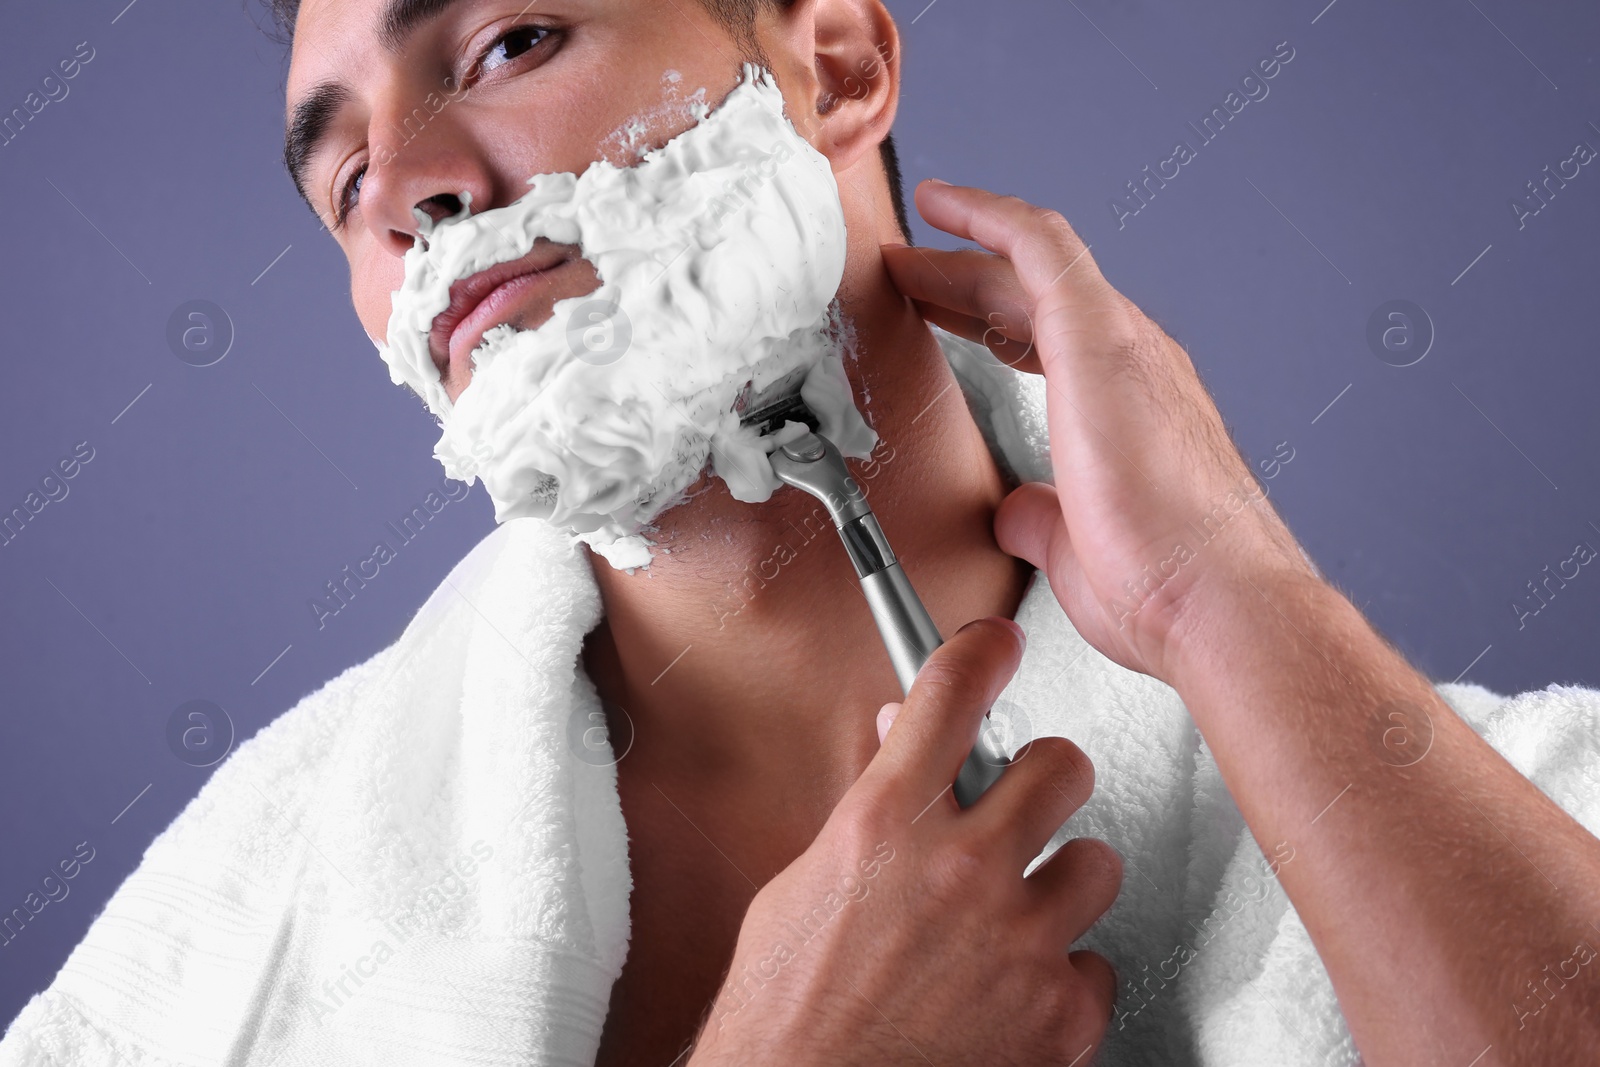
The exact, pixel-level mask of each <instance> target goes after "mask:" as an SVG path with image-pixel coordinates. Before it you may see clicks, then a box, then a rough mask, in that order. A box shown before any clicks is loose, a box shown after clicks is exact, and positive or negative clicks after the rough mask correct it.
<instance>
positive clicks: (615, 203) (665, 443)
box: [378, 65, 877, 568]
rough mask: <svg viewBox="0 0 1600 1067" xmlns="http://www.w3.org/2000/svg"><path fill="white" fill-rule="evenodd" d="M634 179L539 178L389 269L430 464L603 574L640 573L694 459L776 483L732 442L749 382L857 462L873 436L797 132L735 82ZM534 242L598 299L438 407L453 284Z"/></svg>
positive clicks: (830, 194)
mask: <svg viewBox="0 0 1600 1067" xmlns="http://www.w3.org/2000/svg"><path fill="white" fill-rule="evenodd" d="M694 116H695V119H696V124H695V125H693V126H691V127H690V128H689V129H688V130H686V131H685V132H684V133H682V134H679V135H678V136H677V137H675V138H673V139H672V140H671V141H669V142H668V143H667V144H665V145H663V146H662V147H661V148H658V149H655V150H653V151H651V152H649V153H647V154H646V155H645V156H644V158H643V159H642V161H641V162H640V163H639V164H638V165H636V166H632V167H625V168H619V167H616V166H614V165H612V164H610V163H607V162H604V161H600V162H597V163H594V164H593V165H591V166H590V167H589V168H588V169H587V170H585V171H584V172H583V173H582V174H581V175H577V174H570V173H562V174H541V175H538V176H536V177H534V178H530V179H529V186H530V188H529V190H528V192H527V193H525V194H524V195H523V196H522V197H521V198H520V199H518V200H517V201H515V202H514V203H511V204H508V205H506V206H505V207H503V208H497V209H494V210H491V211H485V212H483V213H481V214H478V215H473V214H471V204H470V202H469V198H468V197H467V196H465V195H463V204H464V206H463V208H462V210H461V212H460V213H459V214H457V215H455V216H453V217H451V218H447V219H443V220H441V221H440V222H438V223H437V224H434V223H432V222H431V220H429V219H428V218H427V216H426V215H425V214H424V213H422V212H418V213H417V218H418V221H419V224H420V226H421V230H420V232H421V234H422V239H421V240H419V241H418V243H417V245H416V247H414V248H412V249H411V251H409V252H407V253H406V257H405V281H404V284H403V285H402V287H401V288H400V289H399V290H397V291H396V292H395V293H394V295H393V312H392V314H391V316H390V319H389V326H388V342H389V343H388V345H387V346H385V345H382V344H380V345H378V350H379V352H380V353H381V354H382V356H383V358H384V360H385V362H387V363H388V365H389V373H390V377H391V378H392V379H393V380H394V381H395V382H396V383H403V384H406V385H409V386H411V387H412V388H413V389H414V390H416V392H417V393H419V394H420V395H421V396H422V397H423V399H424V400H425V401H426V402H427V404H428V407H429V409H430V410H432V411H433V413H434V414H435V415H436V416H438V417H439V419H440V422H441V425H442V429H443V433H442V434H441V436H440V438H439V442H438V444H437V445H436V446H435V448H434V455H435V456H436V457H437V458H438V459H439V461H440V462H441V463H442V464H443V465H444V469H445V472H446V473H447V474H449V475H450V476H451V477H454V478H460V479H464V480H466V481H468V482H471V481H473V480H474V479H475V478H476V477H482V478H483V481H484V486H485V488H486V489H487V490H488V492H489V495H490V498H491V499H492V500H493V501H494V504H495V518H496V520H497V521H500V522H504V521H506V520H507V519H511V518H516V517H520V516H534V517H536V518H541V519H545V520H547V521H549V522H552V523H554V524H557V525H559V526H563V527H566V528H568V529H569V530H570V531H571V532H572V533H573V534H574V535H575V536H577V537H578V538H579V539H581V540H583V541H585V542H587V543H588V544H589V545H590V546H591V547H592V548H594V550H595V551H597V552H598V553H600V554H601V555H603V556H604V557H605V558H606V559H607V560H608V561H609V562H610V563H611V565H612V566H613V567H617V568H633V567H640V566H648V565H649V562H650V552H649V542H648V541H646V540H645V539H644V537H643V536H642V535H641V534H642V531H644V530H645V529H646V528H647V527H648V524H649V523H650V522H651V520H653V519H654V518H655V517H656V516H657V515H658V514H660V513H661V512H662V511H664V510H666V509H667V508H669V507H671V506H673V505H674V504H676V503H681V502H682V501H683V500H684V499H686V497H685V496H684V492H683V491H684V489H685V488H687V487H688V486H689V485H690V484H691V483H693V482H694V481H695V479H696V478H697V477H698V476H699V474H700V471H701V470H702V469H704V467H705V465H706V461H707V459H708V458H710V459H711V461H712V466H713V470H714V472H715V473H716V474H717V476H718V477H720V478H722V480H723V481H724V482H726V483H727V485H728V489H729V492H730V493H731V494H732V495H733V496H734V497H735V498H736V499H738V500H743V501H747V502H752V503H754V502H759V501H763V500H766V499H767V498H768V497H770V496H771V495H772V493H773V492H774V491H775V490H777V489H778V488H779V487H780V485H781V484H782V483H781V482H780V481H779V480H778V478H777V476H776V475H775V474H773V472H772V464H771V461H770V460H769V459H768V453H769V452H770V451H771V450H772V448H774V447H775V442H776V441H778V440H782V439H787V438H788V437H791V436H793V432H794V431H795V430H796V427H797V426H798V424H793V423H792V424H790V425H789V426H787V427H785V430H786V431H788V432H786V433H780V434H778V435H773V436H770V437H767V438H765V439H763V438H761V437H760V436H758V434H757V432H756V431H755V430H753V429H744V428H741V427H740V426H739V417H738V415H737V414H736V413H735V412H734V410H733V407H734V404H735V402H736V401H737V400H738V399H739V397H740V396H741V394H742V393H743V391H744V388H745V386H746V384H747V383H752V382H753V383H754V389H755V390H756V391H760V390H761V389H763V388H764V387H765V386H767V385H768V384H770V383H771V382H773V381H775V380H777V379H779V378H781V377H783V376H785V375H786V374H789V373H791V372H794V371H797V370H800V371H803V372H804V374H805V384H804V387H803V388H802V390H801V395H802V397H803V398H804V399H805V401H806V403H807V405H808V406H809V407H810V408H811V410H812V411H813V412H814V413H815V414H816V415H817V417H818V419H819V421H820V423H821V427H820V428H821V431H822V432H823V433H824V434H826V435H827V436H828V437H829V438H830V439H832V440H833V442H834V443H835V444H836V445H837V446H838V447H839V450H840V451H841V452H842V453H843V454H845V455H847V456H854V457H856V458H865V457H866V456H868V455H869V454H870V453H871V450H872V448H873V446H874V445H875V444H876V443H877V434H876V433H875V432H873V430H872V429H871V428H870V427H868V426H867V424H866V422H865V421H864V420H863V418H862V416H861V413H860V412H859V411H858V410H857V408H856V405H855V401H854V398H853V395H852V392H851V388H850V384H849V382H848V380H847V379H846V377H845V373H844V365H843V362H842V359H841V351H840V344H839V342H838V339H837V330H836V329H835V328H834V327H835V325H836V324H835V323H834V320H833V317H832V315H831V314H830V307H831V305H832V303H833V298H834V294H835V293H836V292H837V290H838V287H839V282H840V280H841V278H842V277H843V274H844V258H845V227H844V213H843V209H842V207H841V206H840V203H839V192H838V187H837V185H836V184H835V182H834V177H833V172H832V170H831V168H830V167H829V165H828V161H827V160H826V159H825V158H824V157H823V156H822V155H821V154H819V153H818V152H817V151H816V150H815V149H813V148H812V147H811V146H810V144H808V143H807V142H806V141H805V139H804V138H802V137H801V136H800V135H799V134H798V133H796V132H795V129H794V127H793V126H792V125H791V124H790V123H789V121H788V119H787V118H785V117H784V114H783V96H782V94H781V93H780V92H779V91H778V88H777V86H776V84H774V82H773V81H772V79H771V76H770V75H769V74H767V73H766V72H765V71H761V70H759V69H758V68H756V67H754V66H751V65H747V66H746V67H745V70H744V77H743V78H742V80H741V81H740V83H739V85H738V86H736V87H735V88H734V90H733V91H732V92H731V93H729V94H728V96H727V98H726V99H725V100H724V101H723V102H722V103H721V104H720V105H718V106H717V107H716V108H715V109H714V110H713V109H708V108H707V107H706V106H705V105H704V104H699V105H696V106H695V107H694ZM539 237H546V238H549V239H550V240H551V241H553V242H556V243H558V244H576V245H578V246H579V247H580V248H581V249H582V253H583V255H584V256H585V257H586V258H587V259H588V260H589V261H590V262H591V263H592V264H593V265H594V267H595V269H596V272H597V273H598V274H599V276H600V287H599V288H598V289H596V290H595V291H594V292H592V293H589V294H588V295H586V296H581V297H572V298H569V299H566V300H562V301H559V302H558V303H557V304H556V305H555V308H554V314H553V315H552V316H551V318H550V320H549V321H547V322H546V323H545V324H544V325H542V326H540V327H538V328H537V329H533V330H520V329H517V328H515V327H513V326H510V325H502V326H496V327H494V328H493V329H491V330H489V331H488V332H486V333H485V334H484V337H483V342H482V343H481V344H480V345H479V346H478V348H477V349H476V350H475V351H474V353H473V366H474V370H473V375H472V381H471V383H470V384H469V385H468V386H467V388H466V389H465V390H464V391H463V392H462V393H461V395H460V396H459V397H458V398H457V400H456V402H455V403H454V404H452V403H451V402H450V399H449V397H448V396H447V395H446V394H445V391H444V386H443V385H442V383H441V382H440V378H439V372H438V368H437V367H435V366H434V363H433V360H432V358H431V356H430V354H429V351H428V332H429V330H430V329H431V328H432V325H433V320H434V317H435V316H437V315H438V314H439V313H440V312H442V311H443V310H444V309H445V308H446V307H447V306H448V305H449V302H450V286H451V284H452V283H453V282H455V281H458V280H460V279H462V278H465V277H468V276H470V275H472V274H476V273H477V272H479V271H482V270H485V269H487V268H489V267H492V266H494V265H495V264H497V263H503V262H506V261H508V260H513V259H518V258H520V257H521V256H523V255H526V254H527V253H528V251H529V250H530V249H531V248H532V247H533V244H534V241H535V240H536V239H537V238H539Z"/></svg>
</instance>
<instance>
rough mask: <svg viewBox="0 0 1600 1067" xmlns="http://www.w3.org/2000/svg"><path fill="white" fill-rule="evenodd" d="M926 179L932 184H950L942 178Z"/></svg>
mask: <svg viewBox="0 0 1600 1067" xmlns="http://www.w3.org/2000/svg"><path fill="white" fill-rule="evenodd" d="M926 180H927V181H930V182H932V183H933V184H934V185H949V184H950V183H949V182H947V181H945V180H944V179H943V178H928V179H926Z"/></svg>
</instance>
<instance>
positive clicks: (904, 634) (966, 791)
mask: <svg viewBox="0 0 1600 1067" xmlns="http://www.w3.org/2000/svg"><path fill="white" fill-rule="evenodd" d="M772 469H773V471H774V472H775V473H776V474H777V476H778V477H779V478H780V479H781V480H782V481H783V482H785V483H786V484H788V485H792V486H794V487H796V488H798V489H803V490H805V491H806V492H808V493H810V494H811V495H812V496H814V497H816V498H817V499H819V500H821V501H822V502H823V503H824V504H825V505H827V508H828V513H829V515H830V516H831V517H832V518H833V524H834V527H835V529H837V530H838V532H839V539H840V541H842V542H843V543H844V548H845V552H846V553H847V554H848V555H849V556H850V562H851V563H852V564H853V565H854V566H855V569H856V575H857V576H858V577H859V578H860V579H861V591H862V592H863V593H864V594H866V598H867V605H868V607H869V608H871V610H872V619H873V621H874V622H875V623H877V626H878V634H879V635H880V636H881V637H882V638H883V646H884V648H886V649H887V650H888V652H889V661H890V663H892V664H893V665H894V673H895V677H896V678H898V679H899V680H900V690H901V692H902V693H910V692H911V683H912V681H913V680H914V679H915V678H916V676H917V671H919V670H920V669H921V668H922V665H923V664H924V663H926V662H927V661H928V657H929V656H931V655H932V654H933V650H934V649H936V648H938V647H939V646H940V645H942V644H944V638H942V637H940V636H939V629H938V627H936V626H934V624H933V619H932V618H931V617H930V616H929V615H928V610H927V608H925V607H923V605H922V599H921V598H920V597H918V596H917V592H916V590H915V589H913V588H912V587H911V580H910V579H909V578H907V577H906V573H905V571H904V570H903V569H902V568H901V566H900V563H899V561H898V560H897V559H895V555H894V550H893V549H892V548H890V547H889V540H888V538H886V537H885V536H884V534H883V529H882V528H881V527H880V526H879V525H878V518H877V516H876V515H874V514H873V513H872V509H871V508H870V507H868V506H867V502H866V498H865V496H864V495H863V494H862V493H861V488H860V486H858V485H857V484H856V481H855V479H854V478H852V477H851V476H850V472H849V471H848V470H847V469H846V467H845V465H844V458H843V457H842V456H840V455H839V451H838V449H837V448H835V447H834V445H833V442H832V441H829V440H828V439H827V438H826V437H823V436H822V435H821V434H819V433H811V434H807V435H806V436H804V437H801V438H799V439H798V440H796V441H792V442H790V443H789V444H787V445H783V446H780V447H779V448H778V449H776V450H774V451H773V453H772ZM988 718H989V716H988V713H987V712H985V713H984V726H983V728H982V729H980V730H979V731H978V740H977V743H976V744H975V745H974V746H973V748H972V751H971V752H970V753H968V754H967V758H966V761H965V762H964V763H963V764H962V765H961V771H960V773H958V774H957V775H956V780H955V783H954V791H955V797H956V803H957V804H959V805H961V807H963V808H966V807H970V806H971V805H972V804H973V803H974V802H976V801H977V799H978V798H979V797H980V796H982V795H983V794H984V792H985V791H986V790H988V788H989V787H990V786H992V785H993V784H994V783H995V782H997V781H999V779H1000V775H1001V773H1002V772H1004V770H1005V768H1006V766H1007V764H1009V763H1010V762H1011V761H1010V759H1009V757H1007V756H1006V754H1005V752H1004V751H1003V750H1002V749H1001V748H1000V746H999V744H998V742H997V741H996V740H995V738H994V736H993V734H992V733H991V732H990V731H989V729H988Z"/></svg>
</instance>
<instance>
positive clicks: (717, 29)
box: [288, 0, 810, 402]
mask: <svg viewBox="0 0 1600 1067" xmlns="http://www.w3.org/2000/svg"><path fill="white" fill-rule="evenodd" d="M741 58H742V49H741V48H740V46H739V44H738V43H737V42H736V41H735V40H734V39H733V38H732V36H731V35H730V34H729V33H728V31H727V30H726V29H725V28H724V27H722V26H721V25H720V24H718V23H717V22H716V21H715V20H714V19H712V18H711V17H710V16H709V15H708V14H707V13H706V12H705V10H704V9H703V8H702V7H701V5H700V4H699V3H698V2H696V0H669V2H661V0H532V2H529V0H305V2H304V4H303V6H302V8H301V11H300V14H299V19H298V24H297V27H296V30H295V39H294V52H293V58H292V61H291V64H290V70H289V78H288V110H289V116H290V124H291V127H293V126H295V125H296V118H297V109H301V110H304V109H306V108H307V107H308V106H310V105H314V104H322V105H323V108H322V110H323V111H324V112H325V113H326V114H327V119H326V122H325V124H323V125H324V128H323V131H322V133H321V135H320V136H317V137H315V138H314V139H313V141H312V142H311V150H310V151H309V153H308V154H307V155H306V157H305V160H304V165H303V167H302V168H300V174H299V176H300V178H301V181H302V185H303V188H304V191H305V193H306V195H307V197H308V199H309V200H310V201H311V204H312V207H313V208H314V209H315V210H316V211H317V213H318V214H319V215H320V216H321V217H322V219H323V222H324V223H325V224H326V225H327V227H328V229H329V231H330V232H331V233H332V234H333V235H334V239H335V240H336V241H338V243H339V246H340V247H341V248H342V249H343V250H344V253H345V256H346V258H347V260H348V261H349V264H350V290H351V299H352V301H353V303H354V304H355V309H356V314H357V316H358V317H359V318H360V320H361V323H362V325H363V326H364V327H365V329H366V331H367V333H368V334H369V335H371V336H372V337H374V338H377V339H378V340H380V341H382V340H386V331H387V324H388V318H389V311H390V303H389V295H390V293H391V291H393V290H395V289H397V288H399V287H400V284H401V281H402V278H403V275H404V269H403V263H402V257H403V256H404V254H405V253H406V251H407V250H408V249H410V248H411V246H412V244H413V239H414V236H415V234H416V233H417V228H418V227H417V220H416V217H415V216H414V214H413V209H414V208H420V209H422V210H423V211H426V212H427V213H428V214H430V215H432V216H433V217H435V218H440V217H443V216H445V215H448V214H451V213H453V212H454V211H455V210H456V208H457V207H458V206H459V204H458V202H457V201H456V200H455V199H454V198H456V197H458V196H459V195H460V194H461V193H462V192H468V193H470V194H471V200H472V211H473V213H474V214H476V213H478V212H480V211H484V210H487V209H490V208H497V207H503V206H505V205H506V204H509V203H511V202H512V201H514V200H516V199H517V198H519V197H520V196H521V195H522V194H523V193H524V192H526V191H527V185H526V181H527V179H528V178H529V177H531V176H532V175H535V174H541V173H549V172H554V171H571V172H580V173H581V172H582V171H583V170H584V169H585V168H586V167H588V166H589V164H591V163H593V162H594V161H596V160H598V159H602V158H604V159H607V160H609V161H610V162H612V163H615V164H617V165H619V166H621V165H629V164H632V163H634V162H637V160H638V158H639V156H640V155H641V154H642V153H643V152H644V151H646V150H648V149H650V148H654V147H657V146H659V145H661V144H664V143H665V142H666V141H668V140H669V139H671V138H672V137H673V136H675V135H676V134H678V133H681V132H682V131H683V130H685V129H687V128H688V127H689V126H690V125H691V124H692V121H693V119H692V116H691V114H690V111H689V107H690V103H691V101H692V99H693V98H694V97H695V94H696V93H697V92H698V91H700V90H703V91H704V92H703V97H702V99H703V101H704V102H705V103H706V104H708V105H712V106H715V104H717V103H718V102H720V101H721V99H722V98H723V97H724V96H725V95H726V94H727V93H728V92H729V91H730V90H731V89H732V88H733V87H734V85H735V84H737V82H738V78H739V61H740V59H741ZM780 65H781V64H780ZM778 73H779V74H780V75H781V74H782V73H783V72H782V71H779V72H778ZM328 86H333V87H334V88H328ZM787 108H788V110H789V112H790V114H791V115H795V114H800V115H804V114H807V112H808V111H809V110H810V109H809V108H808V107H807V106H806V105H805V104H803V103H801V102H799V101H795V100H792V99H791V100H789V101H787ZM797 108H798V110H797ZM300 125H301V127H302V130H304V129H305V124H304V123H303V122H302V123H301V124H300ZM435 198H437V199H435ZM516 262H517V264H518V265H519V269H521V268H525V269H526V272H525V273H521V274H520V276H519V277H517V278H515V279H512V280H508V281H506V282H504V283H503V284H500V285H498V287H497V288H495V289H493V291H492V295H490V296H489V297H488V298H486V299H483V301H482V303H481V304H479V305H478V306H477V308H476V310H475V311H473V312H472V314H470V315H469V316H467V317H466V318H465V319H462V320H461V321H460V322H459V324H458V323H456V322H454V321H452V319H453V318H459V313H458V314H457V315H456V316H452V311H455V310H456V305H457V301H456V299H453V300H452V308H451V310H447V311H446V312H445V313H443V314H441V315H440V316H439V318H438V319H437V320H436V322H435V330H434V335H433V337H432V339H431V345H430V347H431V349H432V354H433V357H434V362H435V365H436V366H438V367H439V371H440V375H441V378H442V381H443V384H444V386H445V389H446V392H447V393H448V395H449V396H450V399H451V400H452V402H453V401H454V400H455V399H456V398H457V397H458V396H459V395H460V394H461V392H462V391H463V390H464V389H465V388H466V386H467V384H468V381H469V380H470V376H471V373H472V368H471V360H470V353H471V351H472V349H473V348H474V347H475V346H476V344H477V342H478V340H479V339H480V338H481V337H482V335H483V332H484V331H485V330H487V329H488V328H489V327H491V326H494V325H497V324H500V323H509V324H511V325H513V326H516V327H519V328H525V329H532V328H534V327H537V326H538V325H540V324H541V323H543V322H544V321H546V320H547V319H548V318H549V317H550V315H551V309H552V307H553V306H554V304H555V303H556V302H557V301H559V300H562V299H565V298H567V297H573V296H581V295H583V294H585V293H588V292H590V291H592V290H593V289H594V288H595V287H596V286H597V285H598V281H599V280H598V278H597V276H596V274H595V272H594V269H593V267H592V266H591V265H590V264H589V263H588V262H587V261H586V260H584V259H582V258H581V252H580V251H579V250H578V249H577V248H575V247H572V246H560V245H553V244H551V243H550V242H549V241H548V240H545V239H543V238H541V239H540V240H539V242H538V243H537V245H536V246H535V247H534V248H533V250H532V251H531V252H530V253H529V254H528V256H526V257H524V258H523V259H522V260H518V261H516ZM458 287H459V283H458ZM477 295H481V294H467V295H465V296H463V297H462V299H463V300H465V301H466V303H467V304H468V305H470V304H472V303H473V302H474V300H475V297H476V296H477ZM452 297H453V298H455V297H456V291H455V290H452ZM458 325H459V328H456V327H457V326H458Z"/></svg>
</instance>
